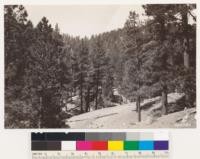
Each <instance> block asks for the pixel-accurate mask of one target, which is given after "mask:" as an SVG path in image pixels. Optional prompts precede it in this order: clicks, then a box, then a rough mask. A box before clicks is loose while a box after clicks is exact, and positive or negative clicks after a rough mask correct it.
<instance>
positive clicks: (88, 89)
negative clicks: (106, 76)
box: [85, 86, 90, 112]
mask: <svg viewBox="0 0 200 159" xmlns="http://www.w3.org/2000/svg"><path fill="white" fill-rule="evenodd" d="M89 108H90V87H89V86H88V88H87V97H86V108H85V111H86V112H88V111H89Z"/></svg>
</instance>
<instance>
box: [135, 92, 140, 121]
mask: <svg viewBox="0 0 200 159" xmlns="http://www.w3.org/2000/svg"><path fill="white" fill-rule="evenodd" d="M136 106H137V112H138V122H140V121H141V108H140V95H139V96H138V97H137V101H136Z"/></svg>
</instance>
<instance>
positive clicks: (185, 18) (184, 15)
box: [181, 5, 190, 69]
mask: <svg viewBox="0 0 200 159" xmlns="http://www.w3.org/2000/svg"><path fill="white" fill-rule="evenodd" d="M181 17H182V26H183V37H184V40H183V48H184V52H183V58H184V66H185V68H186V69H188V68H189V67H190V63H189V62H190V58H189V51H188V50H189V39H188V13H187V5H185V9H184V10H183V11H182V12H181Z"/></svg>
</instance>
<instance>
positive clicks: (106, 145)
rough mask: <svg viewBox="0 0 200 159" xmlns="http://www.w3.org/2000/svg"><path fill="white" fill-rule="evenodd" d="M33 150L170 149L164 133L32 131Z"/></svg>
mask: <svg viewBox="0 0 200 159" xmlns="http://www.w3.org/2000/svg"><path fill="white" fill-rule="evenodd" d="M31 138H32V145H31V146H32V151H51V150H56V151H138V150H139V151H153V150H156V151H161V150H168V149H169V141H168V140H169V139H168V135H163V134H162V133H156V134H155V133H146V132H144V133H135V132H133V133H42V134H41V133H32V135H31Z"/></svg>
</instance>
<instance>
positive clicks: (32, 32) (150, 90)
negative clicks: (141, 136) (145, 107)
mask: <svg viewBox="0 0 200 159" xmlns="http://www.w3.org/2000/svg"><path fill="white" fill-rule="evenodd" d="M143 8H144V10H145V13H146V15H147V16H148V18H147V19H145V20H141V18H140V15H138V14H137V13H136V11H130V14H129V17H127V21H126V23H125V24H124V27H123V28H121V29H117V30H112V31H109V32H105V33H101V34H98V35H93V36H91V37H90V38H88V37H85V38H80V37H73V36H70V35H69V34H63V33H61V32H60V29H59V22H58V24H56V26H55V27H53V26H52V25H51V24H50V22H49V21H48V17H43V18H42V19H41V21H40V22H39V23H38V24H37V25H36V26H33V24H32V22H31V20H29V19H28V13H27V11H26V9H25V8H24V6H22V5H6V6H5V7H4V38H5V127H6V128H66V127H68V125H66V124H65V120H66V119H67V118H69V117H71V116H72V113H71V112H70V111H71V110H69V107H68V105H70V104H71V105H72V104H73V105H75V107H74V108H73V113H74V114H73V115H77V114H82V113H86V112H89V111H91V110H97V109H102V108H106V107H111V106H114V103H122V102H123V99H122V97H121V96H119V95H118V96H116V95H114V91H115V90H117V91H118V92H119V93H120V94H121V95H123V97H125V98H126V99H127V100H129V101H132V102H136V105H137V112H138V121H141V107H140V105H141V102H142V101H143V100H144V99H147V98H153V97H156V96H161V101H162V114H163V115H166V114H168V113H169V112H168V99H167V94H169V93H172V92H179V93H184V95H185V96H184V104H183V105H182V106H181V109H184V108H185V107H195V106H196V17H195V15H193V12H192V11H193V10H194V9H196V5H194V4H173V5H172V4H171V5H170V4H160V5H158V4H157V5H155V4H151V5H150V4H147V5H143ZM190 19H192V21H193V23H189V20H190ZM80 27H81V26H80ZM74 99H76V100H74Z"/></svg>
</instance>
